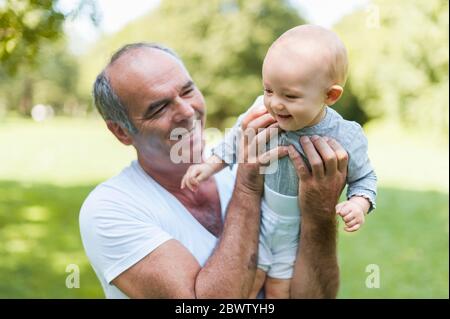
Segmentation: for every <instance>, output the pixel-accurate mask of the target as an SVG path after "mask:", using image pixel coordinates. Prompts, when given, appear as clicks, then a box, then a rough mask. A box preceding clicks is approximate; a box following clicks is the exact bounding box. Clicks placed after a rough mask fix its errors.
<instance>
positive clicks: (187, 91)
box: [181, 88, 194, 96]
mask: <svg viewBox="0 0 450 319" xmlns="http://www.w3.org/2000/svg"><path fill="white" fill-rule="evenodd" d="M192 91H194V89H193V88H190V89H187V90H186V91H184V92H183V93H182V94H181V96H186V95H189V94H190V93H192Z"/></svg>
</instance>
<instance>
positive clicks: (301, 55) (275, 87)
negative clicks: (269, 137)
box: [262, 25, 347, 131]
mask: <svg viewBox="0 0 450 319" xmlns="http://www.w3.org/2000/svg"><path fill="white" fill-rule="evenodd" d="M262 75H263V85H264V104H265V106H266V108H267V109H268V111H269V113H270V114H271V115H272V116H274V117H275V119H276V120H277V121H278V123H279V124H280V127H281V128H282V129H284V130H288V131H295V130H299V129H302V128H304V127H308V126H312V125H314V124H317V123H318V122H320V120H321V119H322V117H323V116H324V114H325V105H333V104H334V103H335V102H336V101H337V100H339V98H340V97H341V95H342V92H343V88H344V84H345V80H346V76H347V52H346V49H345V46H344V44H343V43H342V41H341V40H340V39H339V37H338V36H337V35H336V34H335V33H334V32H332V31H330V30H327V29H325V28H322V27H319V26H314V25H301V26H298V27H295V28H293V29H290V30H288V31H287V32H285V33H284V34H283V35H281V36H280V37H279V38H278V39H277V40H276V41H275V42H274V43H273V44H272V46H271V47H270V48H269V51H268V52H267V54H266V57H265V59H264V64H263V70H262Z"/></svg>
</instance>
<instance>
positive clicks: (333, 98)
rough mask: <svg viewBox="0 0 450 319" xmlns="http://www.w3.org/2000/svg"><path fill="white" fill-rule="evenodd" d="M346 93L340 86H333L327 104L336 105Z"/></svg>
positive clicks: (328, 94)
mask: <svg viewBox="0 0 450 319" xmlns="http://www.w3.org/2000/svg"><path fill="white" fill-rule="evenodd" d="M343 92H344V89H343V87H342V86H340V85H337V84H335V85H333V86H331V87H330V88H329V89H328V92H327V97H326V99H325V104H326V105H328V106H331V105H333V104H334V103H336V102H337V101H338V100H339V99H340V98H341V96H342V93H343Z"/></svg>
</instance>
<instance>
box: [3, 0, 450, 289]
mask: <svg viewBox="0 0 450 319" xmlns="http://www.w3.org/2000/svg"><path fill="white" fill-rule="evenodd" d="M448 10H449V8H448V1H446V0H429V1H420V0H398V1H387V0H372V1H371V0H348V1H332V0H305V1H300V0H297V1H295V0H291V1H282V0H280V1H274V0H246V1H243V0H210V1H201V0H191V1H174V0H173V1H170V0H161V1H157V0H152V1H140V0H127V1H107V0H97V1H95V0H39V1H36V0H0V62H1V65H0V297H2V298H103V292H102V290H101V287H100V284H99V282H98V281H97V278H96V277H95V274H94V272H93V271H92V269H91V267H90V265H89V262H88V260H87V258H86V256H85V254H84V250H83V247H82V244H81V240H80V235H79V228H78V214H79V209H80V206H81V204H82V202H83V200H84V199H85V198H86V196H87V195H88V193H89V192H90V191H91V190H92V189H93V188H94V187H95V186H96V185H97V184H98V183H100V182H102V181H104V180H106V179H108V178H109V177H111V176H113V175H115V174H117V173H118V172H119V171H120V170H121V169H122V168H123V167H124V166H126V165H127V164H128V163H129V162H130V161H131V160H132V159H133V158H134V152H133V150H132V149H131V148H126V147H125V146H123V145H121V144H119V142H118V141H116V140H115V139H114V137H113V135H112V134H110V133H109V132H108V131H107V129H106V126H105V124H104V122H103V121H102V120H101V119H100V117H99V115H98V113H97V111H96V110H95V108H94V107H93V104H92V100H91V93H90V92H91V86H92V83H93V81H94V78H95V76H96V74H97V73H98V72H99V71H100V70H101V69H102V67H103V66H104V65H105V64H106V62H107V61H108V59H109V57H110V56H111V54H112V53H113V51H115V50H116V49H118V48H119V47H120V46H121V45H123V44H125V43H129V42H136V41H150V42H161V43H163V44H166V45H168V46H170V47H172V48H173V49H175V50H176V51H177V52H178V53H179V55H180V56H181V57H182V59H183V60H184V61H185V64H186V65H187V68H188V70H189V71H190V72H191V75H192V77H193V79H194V81H195V82H196V83H197V85H198V86H199V87H200V89H201V91H202V92H203V94H204V95H205V98H206V101H207V105H208V119H207V126H209V127H218V128H220V129H224V128H226V127H230V126H231V125H232V124H233V123H234V121H235V119H236V117H237V115H238V114H239V113H241V112H243V111H244V110H245V109H246V108H247V107H248V106H249V105H250V104H251V103H252V101H253V100H254V98H255V97H256V96H257V95H259V94H261V93H262V85H261V65H262V60H263V58H264V55H265V52H266V50H267V49H268V47H269V45H270V44H271V43H272V41H274V40H275V39H276V38H277V37H278V36H279V35H280V34H281V33H283V32H284V31H286V30H287V29H289V28H291V27H293V26H295V25H298V24H302V23H315V24H320V25H322V26H325V27H329V28H331V29H333V30H334V31H336V32H337V33H338V34H339V36H340V37H341V38H342V40H343V41H344V42H345V44H346V46H347V49H348V51H349V59H350V72H349V80H348V83H347V86H346V91H345V95H344V97H343V99H342V100H341V101H340V103H339V105H336V106H335V108H336V109H337V110H338V111H339V112H340V113H341V114H342V115H343V116H344V117H346V118H347V119H350V120H355V121H357V122H359V123H360V124H361V125H363V127H364V130H365V131H366V133H367V136H368V139H369V152H370V157H371V159H372V162H373V165H374V167H375V169H376V171H377V175H378V177H379V196H378V208H377V210H376V211H374V213H373V214H371V215H370V216H369V217H368V218H367V222H366V224H365V225H364V227H363V228H362V229H361V230H360V231H358V232H356V233H352V234H348V233H344V232H343V231H342V228H343V226H342V225H340V231H339V260H340V265H341V276H342V280H341V288H340V292H339V298H448V297H449V286H448V269H449V268H448V266H449V265H448V261H449V259H448V243H449V237H448V229H449V228H448V226H449V220H448V217H449V213H448V208H449V195H448V192H449V182H448V178H449V164H448V163H449V149H448V128H449V123H448V116H449V114H448V110H449V93H448V57H449V49H448V48H449V46H448V40H449V39H448V32H449V31H448V26H449V25H448V24H449V12H448ZM216 138H217V137H216ZM211 139H214V138H213V137H211ZM69 265H72V266H69ZM73 265H75V268H77V269H79V270H80V272H79V287H78V288H77V287H73V288H71V287H70V285H69V287H68V286H67V285H66V281H67V278H68V277H67V276H69V275H71V274H72V272H71V269H73V268H71V267H73ZM68 266H69V267H68ZM373 269H377V272H376V273H375V275H379V277H378V279H379V281H377V280H375V281H373V280H372V281H371V279H370V278H372V279H373V277H371V276H373V275H374V271H373ZM378 282H379V285H377V283H378ZM374 283H375V284H374Z"/></svg>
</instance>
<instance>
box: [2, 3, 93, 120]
mask: <svg viewBox="0 0 450 319" xmlns="http://www.w3.org/2000/svg"><path fill="white" fill-rule="evenodd" d="M62 11H63V10H61V9H60V8H59V1H57V0H21V1H17V0H4V1H2V2H0V62H1V64H0V81H1V83H2V86H1V87H0V110H1V109H5V108H6V109H17V110H18V111H19V113H21V114H29V112H30V109H31V106H32V105H33V103H34V101H35V100H36V99H37V100H38V101H39V102H40V103H50V104H52V105H53V106H54V107H56V108H57V109H58V108H61V106H62V104H63V103H64V99H65V98H67V97H68V96H69V97H70V96H71V95H73V93H74V89H76V82H77V80H76V75H77V65H76V61H75V59H74V58H73V57H72V56H71V55H70V54H69V53H68V50H67V49H66V44H65V36H64V33H63V22H64V20H65V19H69V18H70V19H74V18H76V17H77V16H79V15H80V14H89V15H90V17H91V21H92V22H93V23H94V24H98V22H99V19H98V11H97V9H96V6H95V2H94V1H93V0H78V1H76V2H74V4H73V6H72V8H70V9H68V10H66V12H62Z"/></svg>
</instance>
